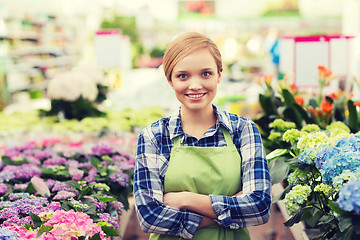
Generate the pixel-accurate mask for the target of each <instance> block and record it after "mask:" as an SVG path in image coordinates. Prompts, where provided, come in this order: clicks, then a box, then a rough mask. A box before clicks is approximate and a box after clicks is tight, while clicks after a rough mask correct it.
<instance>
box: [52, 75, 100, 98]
mask: <svg viewBox="0 0 360 240" xmlns="http://www.w3.org/2000/svg"><path fill="white" fill-rule="evenodd" d="M97 94H98V90H97V86H96V83H95V82H94V81H93V79H92V78H91V77H89V76H88V75H87V74H84V73H83V72H80V71H69V72H64V73H61V74H58V75H56V76H55V77H54V78H53V79H51V80H50V82H49V85H48V90H47V95H48V97H49V98H50V99H59V100H60V99H61V100H65V101H75V100H76V99H78V98H79V97H80V96H82V97H83V98H85V99H88V100H90V101H94V100H95V99H96V96H97Z"/></svg>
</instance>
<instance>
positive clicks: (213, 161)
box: [149, 128, 250, 240]
mask: <svg viewBox="0 0 360 240" xmlns="http://www.w3.org/2000/svg"><path fill="white" fill-rule="evenodd" d="M222 129H223V134H224V137H225V141H226V147H192V146H180V137H176V138H175V139H174V147H173V148H172V150H171V155H170V162H169V166H168V169H167V172H166V175H165V180H164V192H165V193H168V192H180V191H189V192H194V193H200V194H206V195H209V194H214V195H225V196H232V195H234V194H235V193H237V192H239V191H240V190H241V157H240V154H239V152H238V151H237V149H236V146H235V145H234V144H233V142H232V139H231V136H230V134H229V132H228V131H227V130H226V129H225V128H222ZM149 239H150V240H155V239H161V240H166V239H169V240H170V239H171V240H174V239H182V238H180V237H174V236H169V235H160V234H155V233H152V234H151V235H150V238H149ZM193 239H195V240H249V239H250V235H249V232H248V230H247V228H241V229H237V230H233V229H230V228H224V227H221V226H219V225H218V224H214V225H211V226H208V227H204V228H199V229H198V230H197V231H196V233H195V235H194V237H193Z"/></svg>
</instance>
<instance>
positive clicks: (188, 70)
mask: <svg viewBox="0 0 360 240" xmlns="http://www.w3.org/2000/svg"><path fill="white" fill-rule="evenodd" d="M164 71H165V75H166V78H167V80H168V82H169V84H170V85H171V86H172V87H173V89H174V92H175V95H176V97H177V99H178V100H179V101H180V102H181V107H180V109H179V111H178V112H177V113H175V114H174V115H172V116H169V117H166V118H163V119H161V120H159V121H157V122H155V123H153V124H151V125H150V126H148V127H146V128H144V129H143V130H142V132H141V133H140V135H139V139H138V147H137V152H136V167H135V175H134V196H135V205H136V212H137V216H138V219H139V222H140V226H141V228H142V230H143V231H145V232H148V233H152V234H151V235H150V239H202V240H211V239H214V240H215V239H227V240H231V239H250V237H249V233H248V231H247V229H246V227H247V226H252V225H260V224H264V223H266V222H267V221H268V219H269V214H270V206H271V183H270V175H269V170H268V166H267V161H266V156H265V152H264V147H263V144H262V140H261V136H260V133H259V130H258V128H257V127H256V125H255V124H254V123H253V122H252V121H251V120H248V119H245V118H242V117H240V116H238V115H234V114H230V113H228V112H224V111H219V110H217V108H216V106H214V105H213V104H212V100H213V99H214V97H215V95H216V90H217V84H218V83H219V82H220V79H221V72H222V61H221V55H220V52H219V50H218V48H217V46H216V45H215V44H214V42H213V41H212V40H210V39H209V38H208V37H206V36H204V35H202V34H199V33H185V34H182V35H180V36H179V37H177V38H176V39H175V40H174V41H173V42H172V43H170V45H169V46H168V48H167V50H166V51H165V55H164Z"/></svg>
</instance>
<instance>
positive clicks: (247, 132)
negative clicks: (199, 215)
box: [210, 115, 271, 229]
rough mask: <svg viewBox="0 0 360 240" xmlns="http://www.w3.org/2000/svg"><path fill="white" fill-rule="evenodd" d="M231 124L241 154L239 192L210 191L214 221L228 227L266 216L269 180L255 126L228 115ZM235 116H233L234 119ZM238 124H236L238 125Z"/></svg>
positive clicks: (250, 223)
mask: <svg viewBox="0 0 360 240" xmlns="http://www.w3.org/2000/svg"><path fill="white" fill-rule="evenodd" d="M231 118H233V120H235V119H237V120H236V121H231V122H232V123H233V124H235V127H233V129H237V131H234V133H233V135H234V136H233V141H234V144H235V145H236V146H237V148H238V151H239V153H240V155H241V158H242V185H243V194H242V195H240V196H236V197H227V196H218V195H210V200H211V204H212V206H213V209H214V211H215V214H216V215H217V217H218V221H217V222H218V224H220V225H222V226H224V227H230V228H232V229H237V228H243V227H247V226H254V225H260V224H263V223H266V222H267V221H268V219H269V217H270V206H271V181H270V173H269V169H268V165H267V160H266V155H265V150H264V147H263V144H262V140H261V136H260V132H259V130H258V128H257V126H256V125H255V124H254V123H253V122H252V121H251V120H248V121H247V122H246V123H245V124H242V123H241V122H242V121H238V117H237V116H234V115H230V119H231ZM234 118H235V119H234ZM239 124H240V125H239Z"/></svg>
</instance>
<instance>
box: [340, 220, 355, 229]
mask: <svg viewBox="0 0 360 240" xmlns="http://www.w3.org/2000/svg"><path fill="white" fill-rule="evenodd" d="M351 225H352V221H351V218H341V219H340V221H339V229H340V231H341V232H344V231H345V230H346V229H348V228H349V227H351Z"/></svg>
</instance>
